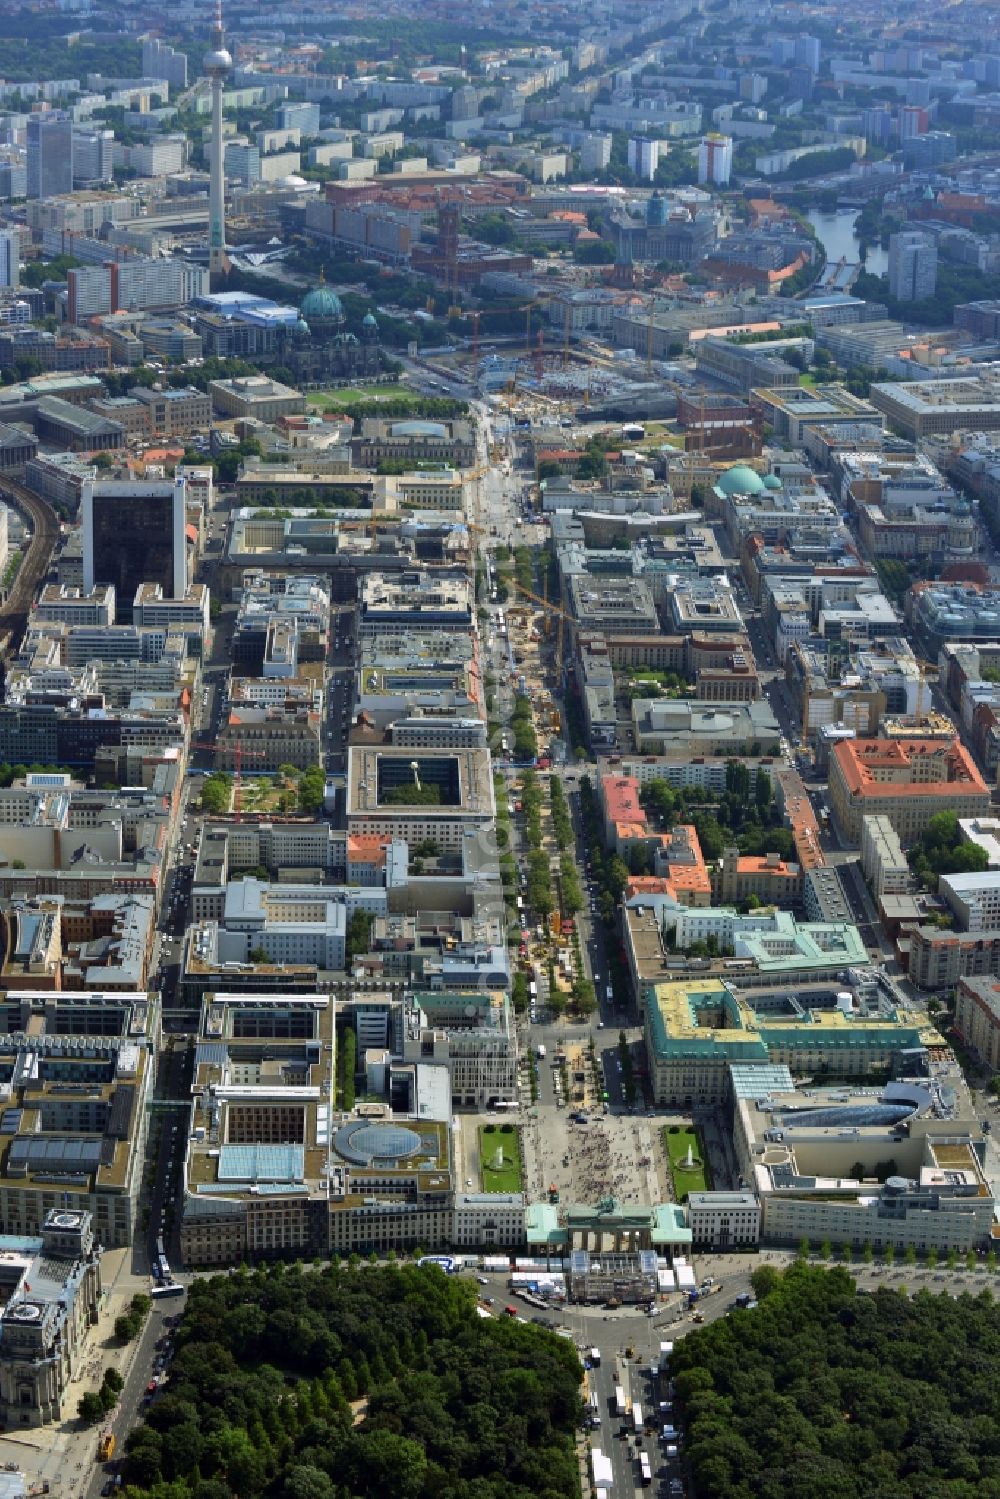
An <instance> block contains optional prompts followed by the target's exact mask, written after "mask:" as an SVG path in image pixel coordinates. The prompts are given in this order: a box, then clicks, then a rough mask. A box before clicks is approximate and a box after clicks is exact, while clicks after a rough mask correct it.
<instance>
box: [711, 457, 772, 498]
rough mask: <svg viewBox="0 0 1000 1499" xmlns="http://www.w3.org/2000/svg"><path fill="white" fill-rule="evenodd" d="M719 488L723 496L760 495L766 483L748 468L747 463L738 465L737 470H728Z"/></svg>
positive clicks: (720, 481)
mask: <svg viewBox="0 0 1000 1499" xmlns="http://www.w3.org/2000/svg"><path fill="white" fill-rule="evenodd" d="M718 487H719V488H720V489H721V490H722V493H723V494H760V493H761V491H762V490H763V488H764V481H763V479H762V478H761V477H760V475H759V474H755V473H754V471H753V469H752V468H747V466H746V464H745V463H737V464H736V466H735V468H729V469H727V470H726V472H725V473H724V474H723V476H722V478H721V479H720V480H719V485H718Z"/></svg>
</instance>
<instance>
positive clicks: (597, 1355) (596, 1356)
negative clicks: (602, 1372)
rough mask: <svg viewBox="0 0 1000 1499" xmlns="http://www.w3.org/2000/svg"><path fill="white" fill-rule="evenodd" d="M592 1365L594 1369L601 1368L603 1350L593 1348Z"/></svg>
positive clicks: (591, 1352)
mask: <svg viewBox="0 0 1000 1499" xmlns="http://www.w3.org/2000/svg"><path fill="white" fill-rule="evenodd" d="M590 1364H591V1368H594V1369H599V1368H600V1367H601V1350H600V1349H599V1348H592V1349H591V1350H590Z"/></svg>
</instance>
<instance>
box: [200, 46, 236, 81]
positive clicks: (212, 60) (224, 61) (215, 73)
mask: <svg viewBox="0 0 1000 1499" xmlns="http://www.w3.org/2000/svg"><path fill="white" fill-rule="evenodd" d="M232 66H233V59H232V58H231V57H230V55H229V53H228V52H227V51H226V49H225V47H215V48H213V49H212V51H211V52H206V53H205V60H204V62H203V63H202V67H203V68H204V69H205V72H206V74H207V75H208V77H209V78H216V77H219V78H221V77H222V75H223V74H224V73H228V72H230V71H231V70H232Z"/></svg>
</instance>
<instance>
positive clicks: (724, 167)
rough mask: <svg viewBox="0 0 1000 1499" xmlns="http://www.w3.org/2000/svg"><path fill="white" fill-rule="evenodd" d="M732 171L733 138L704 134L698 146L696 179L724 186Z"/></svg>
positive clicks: (715, 185) (716, 185)
mask: <svg viewBox="0 0 1000 1499" xmlns="http://www.w3.org/2000/svg"><path fill="white" fill-rule="evenodd" d="M732 172H733V138H732V136H730V135H706V136H704V137H703V139H702V142H701V145H700V146H699V147H698V181H699V182H701V183H706V184H711V185H712V186H714V187H725V186H726V185H727V184H728V182H729V179H730V177H731V176H732Z"/></svg>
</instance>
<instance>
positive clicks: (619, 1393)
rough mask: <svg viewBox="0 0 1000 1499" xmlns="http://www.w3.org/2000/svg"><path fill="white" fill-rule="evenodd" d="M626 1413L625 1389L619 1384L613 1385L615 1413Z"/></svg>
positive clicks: (618, 1414)
mask: <svg viewBox="0 0 1000 1499" xmlns="http://www.w3.org/2000/svg"><path fill="white" fill-rule="evenodd" d="M627 1413H628V1404H627V1402H626V1400H625V1391H624V1389H623V1388H622V1386H621V1385H620V1384H616V1385H615V1415H616V1416H624V1415H627Z"/></svg>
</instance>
